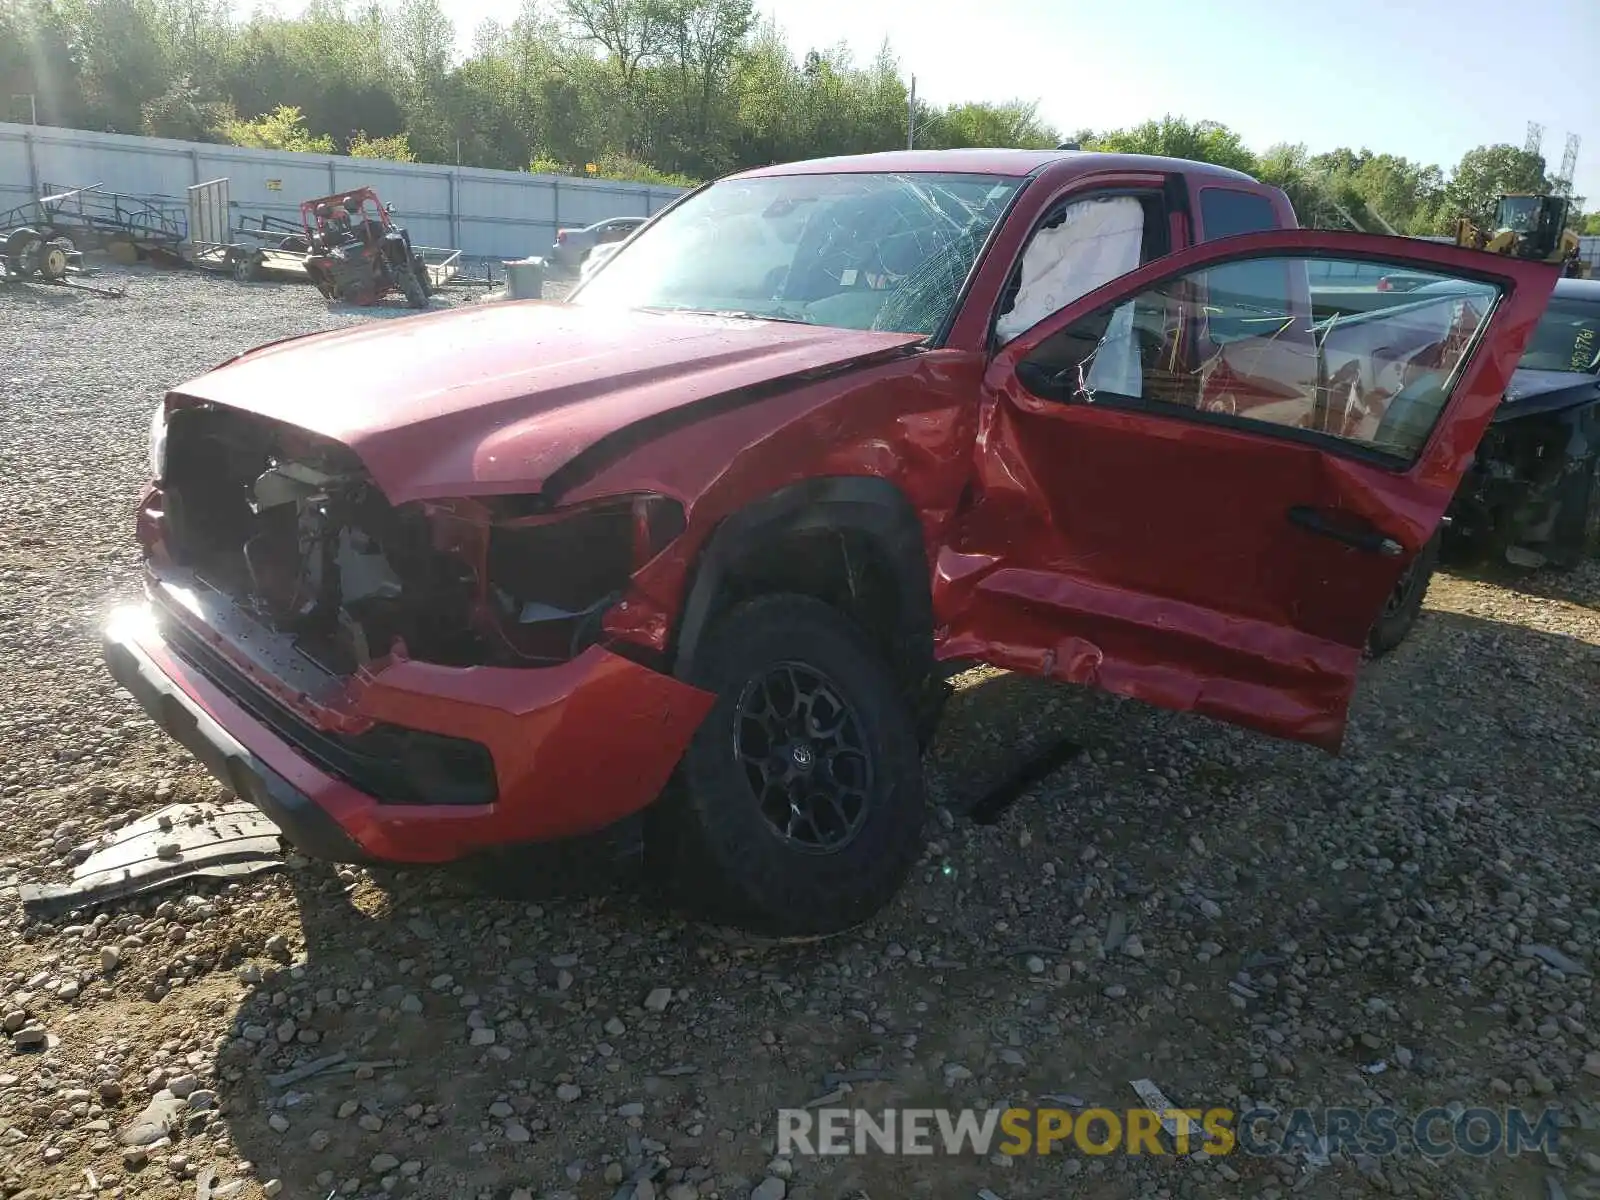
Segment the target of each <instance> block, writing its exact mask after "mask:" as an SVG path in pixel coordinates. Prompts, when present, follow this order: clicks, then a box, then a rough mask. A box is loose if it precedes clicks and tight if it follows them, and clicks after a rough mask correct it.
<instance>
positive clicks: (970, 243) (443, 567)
mask: <svg viewBox="0 0 1600 1200" xmlns="http://www.w3.org/2000/svg"><path fill="white" fill-rule="evenodd" d="M1340 264H1344V265H1346V266H1348V265H1350V264H1355V265H1358V266H1360V267H1362V268H1365V269H1366V274H1367V275H1370V276H1373V277H1376V276H1379V275H1382V274H1383V273H1384V272H1386V271H1402V270H1403V271H1411V272H1420V273H1422V274H1424V275H1426V276H1428V278H1429V279H1430V280H1432V281H1436V282H1438V281H1452V282H1453V284H1454V285H1456V286H1452V287H1446V288H1444V289H1439V288H1434V289H1432V291H1431V292H1430V293H1429V295H1430V299H1427V300H1422V301H1412V300H1410V299H1408V298H1407V297H1406V296H1405V295H1395V296H1393V297H1391V299H1392V300H1393V301H1394V303H1393V304H1392V305H1388V306H1380V305H1379V304H1378V303H1377V301H1376V299H1375V298H1374V297H1365V298H1364V299H1363V300H1362V302H1361V303H1360V304H1353V303H1349V302H1348V291H1349V289H1345V293H1344V294H1345V299H1343V300H1341V299H1340V298H1339V295H1340V294H1339V293H1336V292H1330V293H1328V294H1327V295H1320V294H1319V290H1318V287H1317V284H1316V281H1317V280H1318V279H1320V278H1323V277H1324V276H1326V275H1327V274H1328V268H1329V266H1330V265H1333V266H1339V265H1340ZM1334 273H1335V274H1338V273H1339V272H1334ZM1343 274H1344V275H1349V274H1350V272H1349V271H1344V272H1343ZM1556 274H1557V272H1556V269H1555V268H1550V267H1546V266H1543V265H1539V264H1529V263H1521V262H1515V261H1512V260H1510V259H1507V258H1501V257H1494V256H1490V255H1485V254H1481V253H1475V252H1470V251H1465V250H1459V249H1456V248H1454V247H1448V246H1439V245H1435V244H1431V243H1427V242H1423V241H1415V240H1409V239H1400V238H1379V237H1369V236H1364V235H1353V234H1335V233H1326V232H1308V231H1302V230H1298V229H1296V228H1295V219H1294V214H1293V212H1292V210H1291V208H1290V206H1289V203H1288V201H1287V199H1286V198H1285V197H1284V196H1283V195H1282V194H1281V193H1280V192H1278V191H1275V190H1274V189H1272V188H1268V187H1264V186H1262V185H1261V184H1259V183H1257V182H1255V181H1254V180H1252V179H1250V178H1248V177H1246V176H1244V175H1240V174H1237V173H1235V172H1232V171H1227V170H1222V169H1219V168H1216V167H1211V166H1206V165H1202V164H1199V163H1193V162H1182V161H1173V160H1167V159H1159V158H1148V157H1140V156H1125V155H1102V154H1092V153H1079V152H1070V151H1055V152H1035V151H1010V150H961V151H945V152H936V153H912V152H907V153H893V154H880V155H869V156H864V157H855V158H841V159H830V160H822V161H815V162H805V163H795V164H789V165H784V166H773V167H766V168H761V169H759V170H754V171H748V172H745V173H743V174H740V175H735V176H732V177H729V178H725V179H722V180H719V181H718V182H716V183H713V184H711V185H709V186H707V187H704V188H701V189H699V190H697V191H695V192H693V193H692V194H690V195H687V196H685V197H684V198H682V199H681V200H680V201H678V202H677V203H675V204H674V205H673V206H672V207H671V208H669V209H667V210H666V211H664V212H662V213H661V214H659V215H657V216H656V217H655V218H653V219H652V220H651V221H650V223H649V224H648V225H647V226H645V227H644V228H643V229H642V230H640V231H639V232H638V233H637V234H635V235H634V236H633V237H632V238H631V239H630V240H629V241H628V242H626V243H625V244H624V245H623V247H622V249H621V250H620V251H619V252H618V253H617V254H616V255H615V256H614V257H612V258H611V259H610V260H609V261H608V262H607V263H606V264H604V265H603V266H602V267H600V268H599V269H598V270H597V271H595V272H594V273H593V274H592V275H591V276H590V277H589V278H588V279H586V280H585V281H584V283H583V284H582V285H581V286H580V287H579V288H578V289H577V290H576V292H575V293H574V294H573V295H572V296H571V297H570V298H569V300H568V301H567V302H565V303H546V302H539V301H534V302H523V303H504V304H493V305H480V306H475V307H471V308H464V309H457V310H454V311H450V312H442V313H437V314H431V315H423V316H418V317H415V318H410V319H406V320H403V321H396V322H381V323H377V324H371V325H365V326H361V327H358V328H353V329H347V330H342V331H338V332H332V333H324V334H319V335H315V336H311V337H305V338H299V339H294V340H291V341H289V342H284V343H278V344H274V345H268V346H265V347H262V348H260V349H257V350H254V351H251V352H249V353H247V354H244V355H241V356H239V357H238V358H236V359H233V360H231V361H230V362H227V363H225V364H223V365H222V366H221V367H219V368H217V369H216V370H214V371H212V372H210V373H209V374H207V375H204V376H202V377H201V378H199V379H196V380H193V381H192V382H190V383H187V384H184V385H183V386H180V387H177V388H174V389H173V390H172V391H171V392H170V393H169V394H168V395H167V397H166V398H165V400H164V402H163V403H162V405H161V406H160V407H159V409H158V411H157V412H156V414H155V416H154V421H153V425H152V431H151V473H152V477H153V478H152V483H151V485H150V487H149V488H148V490H147V491H146V493H145V495H144V496H143V498H142V500H141V502H140V504H139V508H138V521H137V524H138V536H139V539H140V541H141V543H142V544H143V547H144V550H145V553H146V563H147V591H148V599H147V601H146V602H145V603H144V604H141V605H139V606H136V607H133V608H130V609H126V610H122V611H120V612H119V613H118V614H116V616H115V618H114V619H113V621H112V622H111V623H110V625H109V626H108V629H107V633H106V657H107V661H108V664H109V666H110V669H111V671H112V672H113V674H114V675H115V676H116V677H117V678H118V679H119V680H120V681H121V682H122V683H123V684H124V685H125V686H126V687H127V688H128V689H129V690H131V691H132V692H133V693H134V694H135V695H136V696H137V697H138V699H139V701H140V702H141V703H142V704H143V706H144V707H145V708H146V710H148V711H149V712H150V713H151V714H152V715H153V716H154V717H155V718H156V719H157V720H158V721H159V722H160V723H161V724H162V725H163V726H164V727H165V728H166V729H168V730H169V731H170V732H171V733H172V734H173V735H174V736H176V737H177V738H178V739H179V740H180V741H182V742H183V743H184V744H185V745H187V746H189V747H190V748H191V749H192V750H193V751H194V752H195V753H196V754H197V755H198V757H200V758H201V759H202V760H203V761H204V762H206V763H207V764H208V765H209V766H210V767H211V769H212V770H213V771H215V773H216V774H217V775H218V776H219V777H221V778H222V779H224V780H225V781H227V782H228V783H229V784H230V785H231V786H232V787H233V788H234V789H235V790H236V791H237V792H238V794H239V795H240V796H242V797H246V798H248V799H250V800H252V801H253V802H255V803H256V804H258V805H259V806H260V807H261V808H262V809H264V810H265V811H266V812H267V813H268V814H270V815H271V816H272V817H273V818H274V819H275V820H276V821H277V822H278V823H279V824H280V826H281V827H282V829H283V831H284V833H285V836H286V837H287V838H288V840H290V841H291V842H292V843H293V844H295V845H296V846H298V847H299V848H300V849H301V850H302V851H303V852H304V853H306V854H308V855H311V856H316V857H323V858H328V859H335V860H344V861H356V862H363V861H364V862H372V861H382V862H401V863H434V862H446V861H450V860H456V859H462V858H466V857H470V856H476V855H477V854H479V853H481V852H494V851H499V850H504V849H506V848H509V847H517V846H521V845H525V844H528V843H535V842H546V841H551V840H555V839H563V838H569V837H574V836H577V835H583V834H590V833H596V832H599V831H604V830H607V829H617V828H638V829H641V830H642V832H643V834H644V837H645V839H646V842H647V845H648V846H649V847H650V848H652V850H653V851H655V852H656V853H655V857H656V858H657V859H658V861H660V862H662V863H663V864H665V865H666V866H667V867H668V873H669V874H668V877H669V878H670V879H671V880H673V881H674V882H675V883H676V884H677V885H678V887H679V889H680V893H681V894H682V895H683V896H685V897H686V898H688V899H690V900H692V901H693V902H694V903H696V904H697V905H698V906H700V908H701V909H702V910H703V911H707V912H710V913H712V914H714V915H716V916H717V917H718V918H720V919H726V920H732V921H735V922H738V923H741V924H743V925H746V926H747V927H751V928H755V929H760V930H765V931H770V932H777V933H783V934H816V933H827V932H830V931H835V930H839V929H842V928H845V927H848V926H849V925H851V924H852V923H855V922H858V921H860V920H862V919H864V918H865V917H867V916H869V915H870V914H871V913H873V912H874V911H875V910H876V909H877V908H878V907H879V906H881V905H882V904H883V903H884V902H885V901H886V900H887V899H888V898H889V897H890V896H891V895H892V894H893V892H894V891H895V889H896V888H897V886H898V885H899V883H900V881H901V879H902V877H903V876H904V875H905V873H906V872H907V870H908V869H909V868H910V867H911V866H912V864H913V863H914V862H915V861H916V859H917V857H918V855H919V852H920V846H921V831H922V822H923V805H924V798H923V787H922V779H921V769H920V758H921V749H922V747H923V745H925V743H926V741H927V739H928V738H929V737H930V736H931V733H932V730H933V727H934V723H935V721H936V719H937V714H938V709H939V704H940V701H941V699H942V697H943V695H944V694H946V692H947V690H948V689H947V687H946V685H945V682H944V681H945V680H946V679H947V678H948V676H949V674H950V672H951V671H952V669H953V668H955V667H956V666H959V665H963V664H969V663H971V662H973V661H981V662H986V663H992V664H995V665H997V666H1000V667H1003V668H1007V669H1011V670H1017V671H1026V672H1030V673H1034V674H1038V675H1042V676H1048V677H1051V678H1054V679H1059V680H1065V681H1070V682H1074V683H1080V684H1092V685H1096V686H1098V687H1102V688H1105V689H1108V690H1110V691H1112V692H1116V693H1120V694H1123V695H1126V696H1133V697H1137V698H1139V699H1142V700H1145V701H1148V702H1150V703H1153V704H1157V705H1163V706H1166V707H1170V708H1174V709H1186V710H1192V711H1195V712H1198V713H1202V714H1206V715H1209V716H1212V717H1215V718H1219V719H1221V720H1225V721H1230V722H1234V723H1236V724H1240V725H1245V726H1249V727H1251V728H1253V729H1256V730H1260V731H1262V732H1264V733H1267V734H1270V735H1275V736H1278V737H1284V738H1294V739H1299V740H1302V741H1306V742H1310V743H1313V744H1315V745H1318V746H1321V747H1324V748H1326V749H1329V750H1337V748H1338V746H1339V745H1340V741H1341V738H1342V734H1343V730H1344V724H1345V714H1346V706H1347V704H1348V702H1349V699H1350V696H1351V692H1352V689H1353V688H1354V685H1355V679H1356V673H1357V669H1358V667H1359V665H1360V663H1361V662H1362V660H1363V657H1364V655H1365V653H1366V651H1367V650H1368V649H1369V648H1370V647H1371V646H1373V645H1374V644H1377V645H1379V646H1380V647H1381V645H1382V644H1383V643H1385V642H1386V641H1392V640H1393V637H1392V635H1393V629H1394V627H1395V625H1396V622H1400V623H1403V622H1404V621H1406V620H1409V615H1408V614H1414V607H1415V605H1416V604H1418V603H1420V595H1414V594H1412V593H1413V592H1414V591H1415V590H1416V589H1411V591H1408V590H1407V588H1406V586H1405V583H1404V580H1405V578H1406V575H1407V572H1408V571H1409V570H1412V569H1413V568H1414V567H1415V564H1416V563H1417V562H1418V560H1419V557H1425V556H1426V554H1427V553H1428V550H1427V548H1428V547H1429V546H1430V545H1431V543H1432V538H1433V535H1434V532H1435V530H1436V528H1437V527H1438V525H1439V521H1440V517H1441V514H1443V512H1444V510H1445V507H1446V505H1447V503H1448V502H1449V500H1450V498H1451V494H1452V492H1453V491H1454V489H1455V486H1456V482H1457V480H1458V479H1459V478H1460V476H1461V474H1462V472H1463V470H1464V469H1465V468H1466V466H1467V464H1468V463H1469V462H1470V460H1471V458H1472V455H1473V450H1474V447H1475V446H1476V444H1477V442H1478V439H1479V437H1480V435H1481V434H1482V433H1483V430H1484V428H1485V426H1486V425H1487V424H1488V422H1489V419H1490V416H1491V415H1492V413H1493V411H1494V409H1495V406H1496V404H1497V403H1498V401H1499V398H1500V395H1501V393H1502V391H1503V390H1504V389H1505V386H1506V382H1507V380H1508V379H1509V377H1510V374H1511V371H1512V368H1513V366H1514V364H1515V363H1516V361H1517V358H1518V356H1519V355H1520V353H1521V352H1522V348H1523V344H1524V343H1525V342H1526V340H1527V338H1528V336H1529V334H1530V332H1531V331H1532V329H1533V326H1534V324H1535V322H1536V321H1537V320H1538V318H1539V316H1540V314H1541V313H1542V311H1543V309H1544V307H1545V303H1546V300H1547V297H1548V296H1549V293H1550V291H1551V288H1552V286H1553V285H1554V283H1555V280H1556ZM1441 296H1442V297H1443V299H1441ZM1386 628H1387V629H1388V630H1389V632H1388V633H1387V634H1386V633H1385V632H1384V631H1385V629H1386Z"/></svg>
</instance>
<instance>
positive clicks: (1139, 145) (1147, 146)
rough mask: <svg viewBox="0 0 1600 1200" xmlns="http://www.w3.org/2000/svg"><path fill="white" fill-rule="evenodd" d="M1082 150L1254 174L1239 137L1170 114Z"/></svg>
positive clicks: (1102, 137)
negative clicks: (1183, 160)
mask: <svg viewBox="0 0 1600 1200" xmlns="http://www.w3.org/2000/svg"><path fill="white" fill-rule="evenodd" d="M1084 149H1085V150H1110V151H1115V152H1117V153H1120V154H1160V155H1165V156H1166V157H1168V158H1188V159H1193V160H1195V161H1196V162H1208V163H1215V164H1216V165H1217V166H1219V167H1232V168H1233V169H1234V170H1235V171H1244V172H1246V173H1247V174H1248V173H1249V172H1251V171H1253V170H1255V166H1256V157H1255V155H1253V154H1251V153H1250V151H1249V150H1248V149H1247V148H1246V147H1245V144H1244V142H1243V141H1242V140H1241V139H1240V137H1239V135H1238V134H1237V133H1235V132H1234V131H1233V130H1231V129H1229V128H1228V127H1227V126H1226V125H1223V124H1221V123H1219V122H1217V121H1187V120H1185V119H1184V118H1182V117H1174V116H1172V115H1171V114H1170V113H1169V114H1168V115H1167V116H1164V117H1162V118H1161V119H1160V120H1159V121H1146V122H1144V123H1143V124H1142V125H1135V126H1134V127H1133V128H1132V129H1114V130H1112V131H1111V132H1109V133H1102V134H1099V135H1098V136H1096V137H1095V139H1094V142H1093V143H1092V144H1091V145H1086V146H1085V147H1084Z"/></svg>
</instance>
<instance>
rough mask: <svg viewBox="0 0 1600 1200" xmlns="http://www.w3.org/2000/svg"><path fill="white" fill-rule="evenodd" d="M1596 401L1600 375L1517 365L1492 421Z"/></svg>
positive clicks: (1512, 418) (1559, 409)
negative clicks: (1519, 366) (1544, 369)
mask: <svg viewBox="0 0 1600 1200" xmlns="http://www.w3.org/2000/svg"><path fill="white" fill-rule="evenodd" d="M1597 401H1600V376H1595V375H1580V374H1578V373H1577V372H1575V371H1533V370H1529V369H1527V368H1520V369H1518V370H1516V371H1514V372H1512V375H1511V383H1510V385H1509V386H1507V388H1506V394H1505V397H1504V398H1503V399H1502V400H1501V402H1500V407H1499V408H1498V409H1497V410H1495V414H1494V423H1495V424H1497V425H1498V424H1501V423H1502V422H1505V421H1515V420H1516V419H1518V418H1519V417H1529V416H1532V415H1534V414H1535V413H1549V412H1559V411H1561V410H1562V409H1564V408H1571V407H1573V406H1574V405H1578V404H1593V403H1596V402H1597Z"/></svg>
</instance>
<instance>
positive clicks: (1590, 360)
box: [1517, 298, 1600, 375]
mask: <svg viewBox="0 0 1600 1200" xmlns="http://www.w3.org/2000/svg"><path fill="white" fill-rule="evenodd" d="M1517 366H1519V367H1524V368H1526V369H1528V370H1531V371H1576V372H1580V373H1582V374H1585V375H1595V374H1600V304H1580V303H1575V302H1573V301H1563V300H1561V299H1559V298H1558V299H1555V300H1552V301H1550V307H1549V308H1547V309H1545V311H1544V317H1543V318H1542V319H1541V320H1540V321H1539V324H1538V325H1536V326H1534V330H1533V338H1532V339H1531V340H1530V341H1529V342H1528V348H1527V349H1526V350H1524V351H1523V352H1522V361H1521V362H1519V363H1518V364H1517Z"/></svg>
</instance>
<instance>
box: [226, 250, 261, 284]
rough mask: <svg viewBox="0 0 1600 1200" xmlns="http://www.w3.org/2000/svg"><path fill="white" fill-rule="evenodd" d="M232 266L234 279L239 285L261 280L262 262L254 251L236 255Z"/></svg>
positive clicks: (241, 252) (245, 251)
mask: <svg viewBox="0 0 1600 1200" xmlns="http://www.w3.org/2000/svg"><path fill="white" fill-rule="evenodd" d="M231 266H232V270H233V278H234V280H235V281H236V282H238V283H255V282H256V281H257V280H258V279H260V278H261V261H260V259H259V258H257V256H256V254H255V253H254V252H253V251H249V250H244V251H240V252H238V253H236V254H235V255H234V257H233V262H232V264H231Z"/></svg>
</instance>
